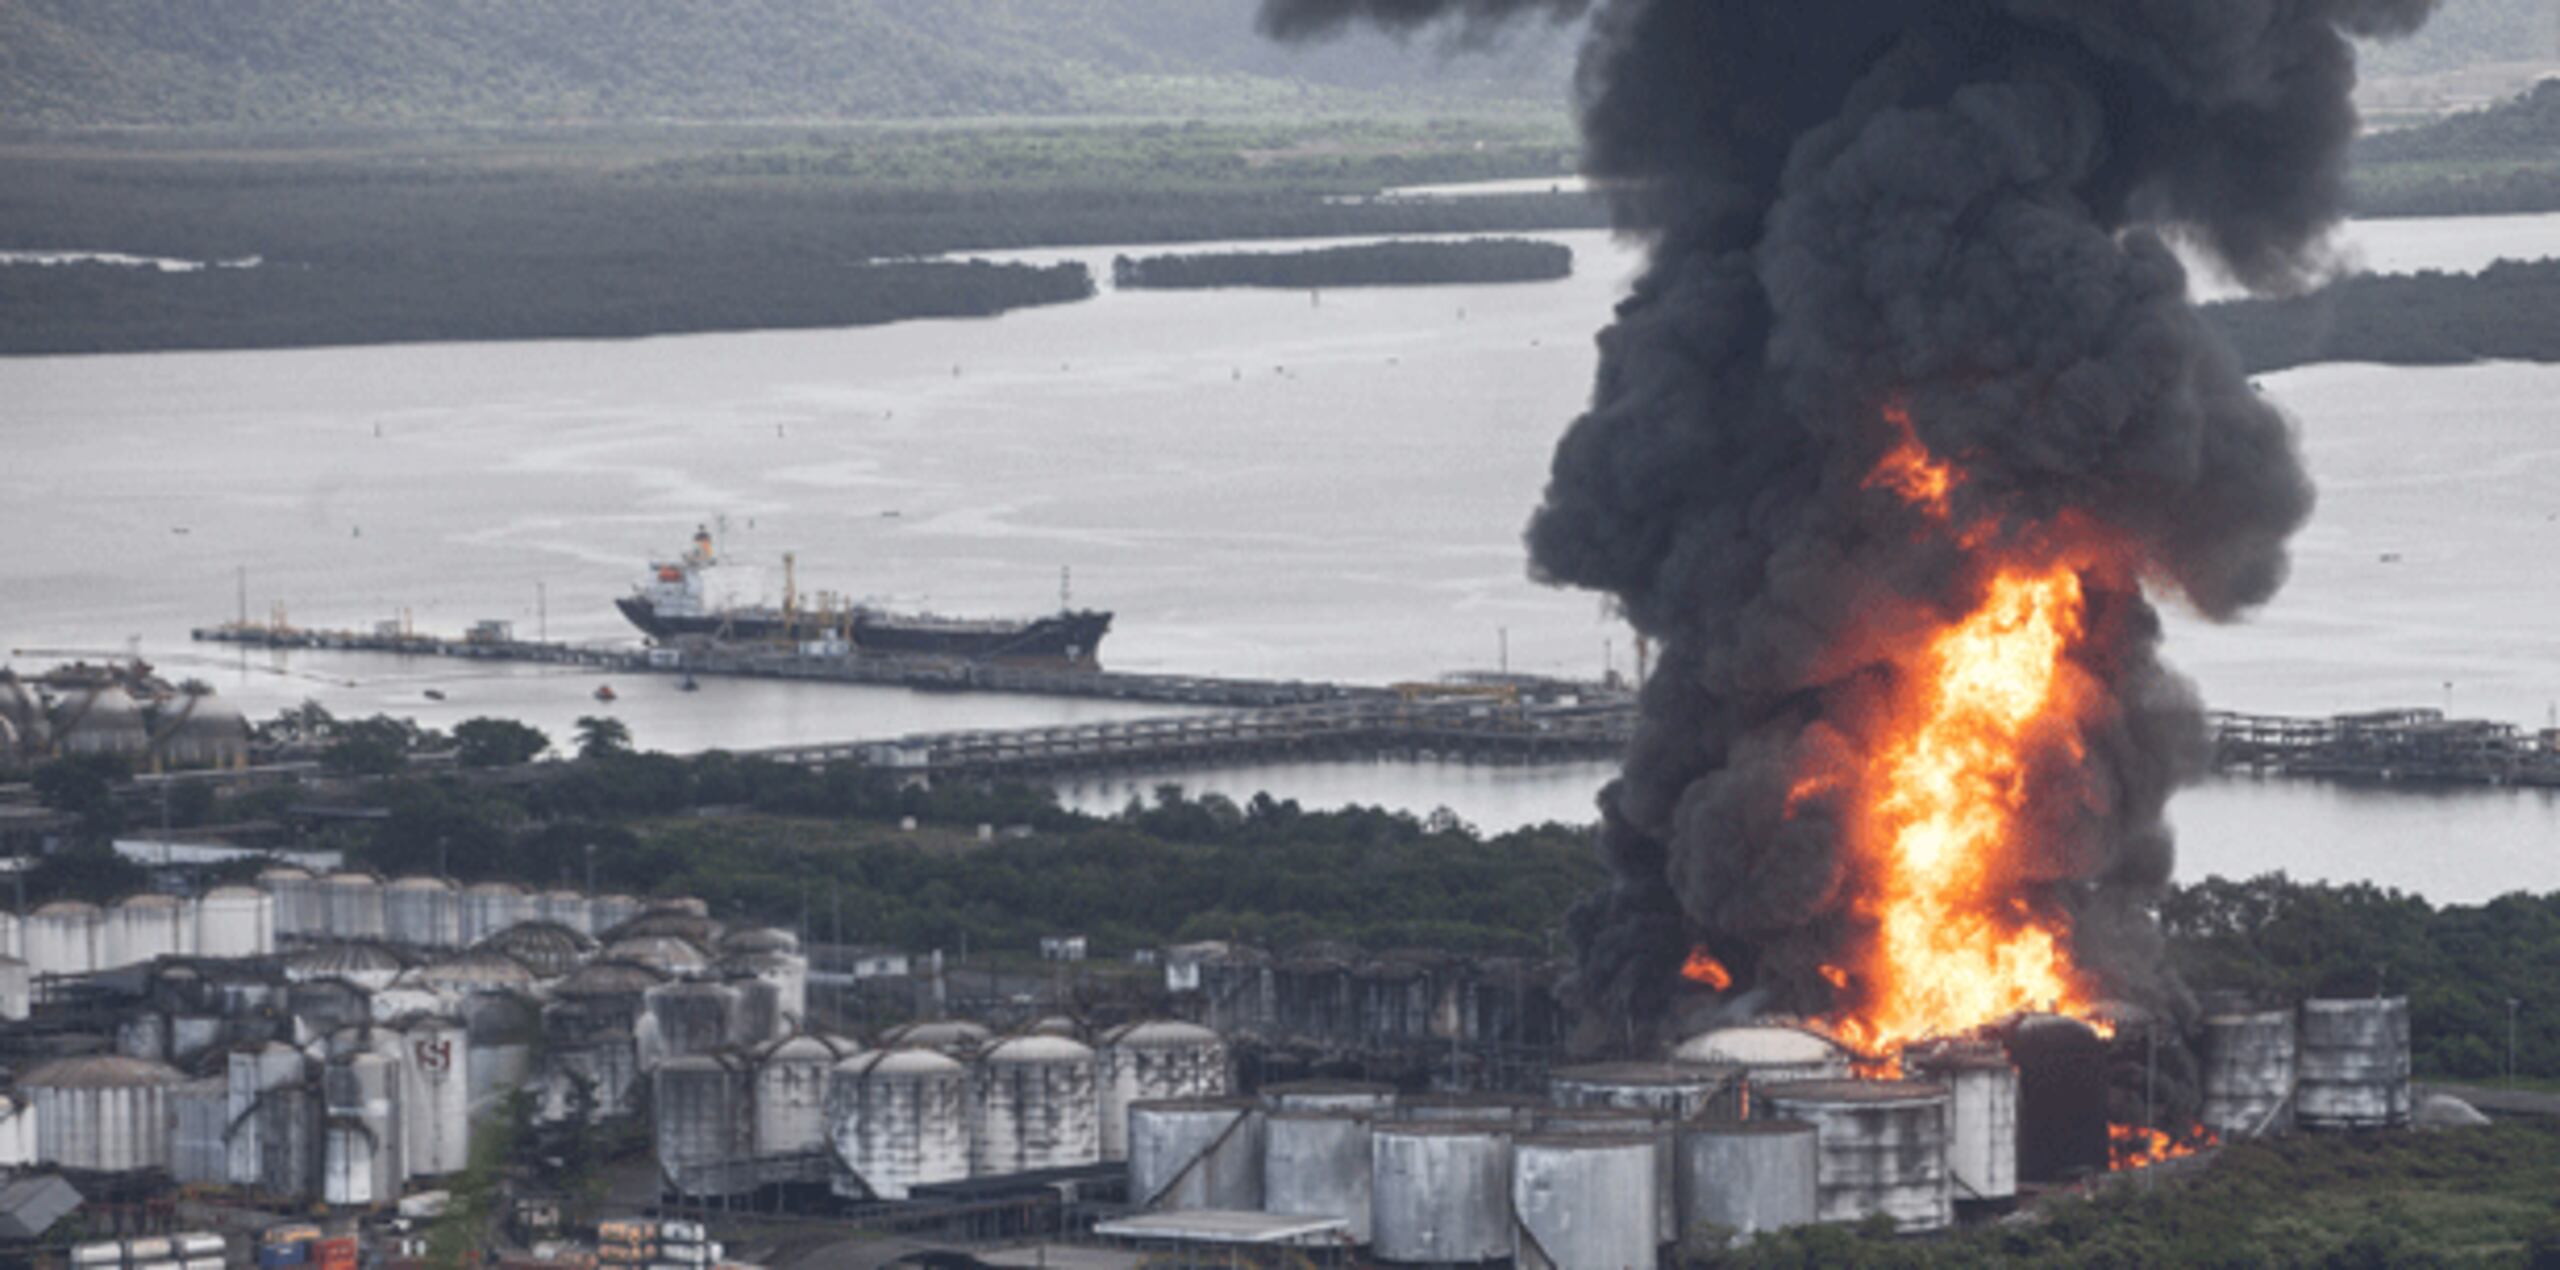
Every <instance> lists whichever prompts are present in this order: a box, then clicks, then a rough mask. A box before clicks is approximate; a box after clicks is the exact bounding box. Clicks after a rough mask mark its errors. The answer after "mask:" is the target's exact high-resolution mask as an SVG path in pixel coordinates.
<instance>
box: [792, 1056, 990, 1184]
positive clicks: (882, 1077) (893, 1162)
mask: <svg viewBox="0 0 2560 1270" xmlns="http://www.w3.org/2000/svg"><path fill="white" fill-rule="evenodd" d="M968 1103H969V1069H968V1068H966V1067H963V1066H961V1065H960V1062H959V1060H957V1059H954V1058H952V1057H950V1056H949V1055H946V1054H940V1053H936V1052H934V1051H932V1050H921V1049H907V1050H881V1051H875V1052H872V1053H867V1054H856V1055H854V1056H853V1057H851V1058H848V1059H845V1060H844V1061H843V1062H841V1063H838V1064H836V1069H835V1072H834V1074H833V1075H832V1076H830V1077H829V1078H828V1082H827V1132H828V1135H829V1137H830V1138H831V1139H832V1140H833V1141H834V1144H835V1152H836V1162H837V1168H836V1173H835V1177H834V1179H833V1184H834V1188H835V1192H836V1194H838V1195H842V1196H846V1197H848V1198H853V1199H885V1200H900V1199H905V1198H907V1195H908V1191H909V1188H911V1187H914V1186H918V1185H921V1184H924V1183H930V1182H956V1181H959V1180H961V1179H962V1178H965V1177H967V1176H969V1110H968Z"/></svg>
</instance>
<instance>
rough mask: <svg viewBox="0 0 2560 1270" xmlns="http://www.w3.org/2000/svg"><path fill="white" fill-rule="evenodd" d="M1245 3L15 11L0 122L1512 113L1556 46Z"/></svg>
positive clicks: (219, 4) (596, 3) (1520, 36)
mask: <svg viewBox="0 0 2560 1270" xmlns="http://www.w3.org/2000/svg"><path fill="white" fill-rule="evenodd" d="M1256 3H1257V0H929V2H925V3H916V2H914V0H726V2H724V3H719V4H689V3H670V2H666V0H12V2H11V3H8V4H5V5H0V123H5V124H6V125H9V126H15V127H31V126H32V127H66V126H71V127H76V126H92V125H116V126H250V127H271V128H294V127H306V126H342V125H359V126H383V125H409V124H456V123H460V124H523V123H549V122H594V121H613V122H630V121H644V120H726V121H737V120H834V119H857V118H858V119H881V118H888V119H897V118H935V117H956V116H990V115H1109V114H1158V115H1161V114H1193V113H1223V112H1232V111H1239V110H1263V111H1268V110H1284V109H1314V110H1322V109H1351V108H1376V107H1380V106H1390V105H1404V106H1409V107H1414V108H1422V109H1445V108H1451V107H1458V106H1477V107H1482V106H1488V105H1500V106H1506V107H1508V106H1518V107H1523V108H1533V109H1540V110H1546V111H1556V110H1560V109H1561V107H1562V103H1563V102H1564V100H1565V86H1566V81H1567V79H1568V77H1569V75H1570V71H1571V64H1572V51H1573V46H1574V32H1572V31H1571V30H1567V29H1560V28H1556V27H1554V26H1552V25H1551V24H1548V23H1544V22H1529V23H1520V24H1515V25H1514V27H1513V28H1512V29H1511V30H1509V31H1508V32H1506V33H1505V34H1504V36H1503V37H1502V39H1501V41H1500V43H1498V44H1497V45H1496V46H1495V47H1493V48H1491V49H1490V50H1470V55H1469V56H1465V57H1451V56H1448V50H1447V49H1446V47H1445V46H1444V45H1443V44H1441V43H1439V42H1435V41H1433V40H1430V39H1422V40H1418V41H1415V42H1413V43H1412V44H1410V45H1398V44H1396V43H1394V42H1392V41H1388V40H1385V39H1382V38H1379V37H1375V36H1364V37H1359V38H1352V39H1344V40H1340V41H1335V42H1331V43H1323V44H1318V45H1314V46H1308V47H1281V46H1277V45H1275V44H1273V43H1272V42H1270V41H1268V40H1265V39H1262V38H1261V37H1259V36H1258V35H1256V34H1255V32H1254V28H1253V13H1254V10H1255V7H1256Z"/></svg>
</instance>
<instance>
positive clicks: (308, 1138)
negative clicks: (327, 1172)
mask: <svg viewBox="0 0 2560 1270" xmlns="http://www.w3.org/2000/svg"><path fill="white" fill-rule="evenodd" d="M225 1062H226V1067H225V1086H226V1095H225V1099H226V1100H225V1111H226V1112H227V1113H228V1115H229V1116H230V1121H229V1128H228V1130H227V1131H226V1134H227V1136H226V1139H225V1142H224V1146H225V1148H226V1150H227V1153H228V1155H229V1159H230V1164H229V1166H228V1171H229V1176H230V1181H231V1184H232V1185H233V1186H240V1187H246V1188H248V1189H250V1190H252V1191H256V1192H258V1193H260V1194H263V1195H267V1196H271V1197H274V1198H278V1199H292V1198H298V1197H303V1196H308V1195H312V1194H315V1193H317V1192H318V1190H319V1177H318V1171H319V1164H320V1150H321V1148H320V1102H319V1099H318V1097H317V1095H318V1092H319V1091H318V1090H317V1089H316V1088H314V1087H313V1084H312V1081H311V1079H310V1076H309V1063H308V1062H307V1061H306V1060H305V1059H304V1058H303V1055H302V1051H300V1050H298V1049H295V1048H294V1047H292V1046H290V1045H284V1044H269V1045H265V1046H262V1047H259V1048H257V1049H250V1050H234V1051H232V1052H231V1053H230V1054H229V1055H227V1056H226V1058H225Z"/></svg>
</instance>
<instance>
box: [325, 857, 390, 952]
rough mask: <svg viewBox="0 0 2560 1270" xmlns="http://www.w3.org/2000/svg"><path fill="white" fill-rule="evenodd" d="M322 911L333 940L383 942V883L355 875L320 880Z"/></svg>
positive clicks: (367, 874)
mask: <svg viewBox="0 0 2560 1270" xmlns="http://www.w3.org/2000/svg"><path fill="white" fill-rule="evenodd" d="M320 911H321V912H322V913H323V914H325V915H326V920H327V922H328V930H327V932H326V933H327V934H328V936H329V938H331V939H380V938H382V879H380V878H377V877H375V876H374V875H372V874H370V873H355V872H347V873H332V874H330V875H329V876H327V877H325V878H322V879H320Z"/></svg>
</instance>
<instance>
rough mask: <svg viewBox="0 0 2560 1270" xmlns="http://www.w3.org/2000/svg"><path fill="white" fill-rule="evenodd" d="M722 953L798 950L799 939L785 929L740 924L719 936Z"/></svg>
mask: <svg viewBox="0 0 2560 1270" xmlns="http://www.w3.org/2000/svg"><path fill="white" fill-rule="evenodd" d="M720 951H722V952H724V953H777V952H786V953H787V952H798V951H800V939H799V937H798V936H796V935H794V934H792V933H791V932H789V931H787V930H778V929H776V928H774V927H771V926H741V927H739V928H738V929H736V930H733V931H730V932H728V933H727V934H724V935H722V936H721V937H720Z"/></svg>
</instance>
